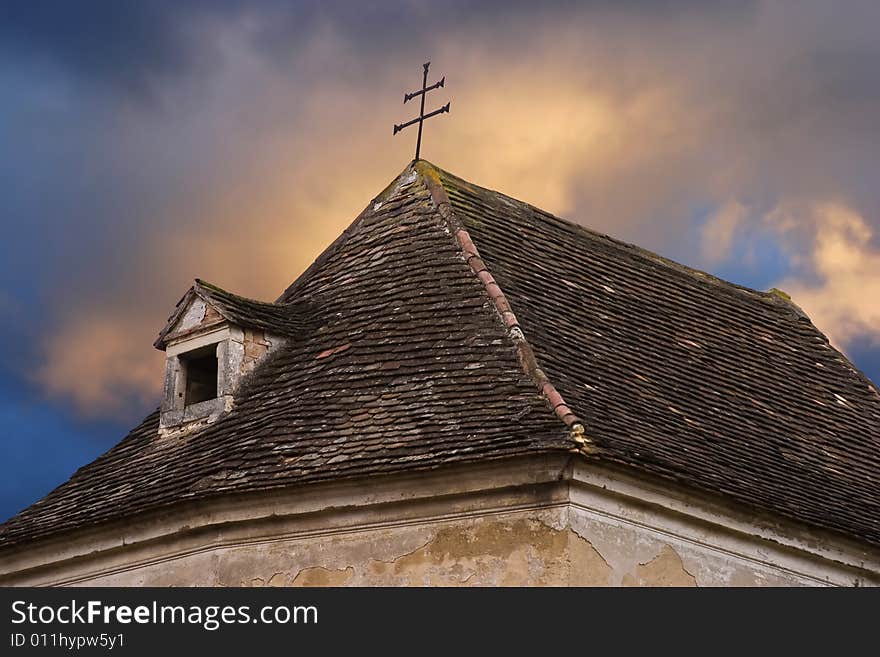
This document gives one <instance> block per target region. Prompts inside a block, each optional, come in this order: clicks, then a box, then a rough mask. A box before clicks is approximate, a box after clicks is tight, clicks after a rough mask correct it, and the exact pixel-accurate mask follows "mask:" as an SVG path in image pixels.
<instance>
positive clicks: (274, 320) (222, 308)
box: [153, 278, 315, 350]
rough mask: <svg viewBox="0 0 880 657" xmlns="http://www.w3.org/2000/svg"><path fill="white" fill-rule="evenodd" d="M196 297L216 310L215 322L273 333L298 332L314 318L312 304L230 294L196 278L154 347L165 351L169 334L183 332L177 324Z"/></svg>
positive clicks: (201, 324)
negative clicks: (263, 299) (264, 299)
mask: <svg viewBox="0 0 880 657" xmlns="http://www.w3.org/2000/svg"><path fill="white" fill-rule="evenodd" d="M196 299H200V300H202V301H204V302H205V303H206V304H207V305H208V306H209V307H211V308H212V309H213V310H214V311H216V313H217V316H216V317H215V318H214V320H213V321H214V323H220V322H223V321H225V322H229V323H230V324H232V325H234V326H238V327H241V328H250V329H258V330H262V331H266V332H267V333H272V334H275V335H281V336H297V335H301V334H302V333H303V332H305V331H307V330H308V329H309V327H310V326H312V325H313V324H314V321H315V319H314V311H315V307H314V306H313V305H312V304H310V303H307V302H304V301H302V300H300V301H298V302H290V301H289V302H285V303H270V302H266V301H258V300H256V299H249V298H247V297H242V296H239V295H237V294H233V293H232V292H228V291H226V290H224V289H223V288H221V287H219V286H217V285H214V284H213V283H209V282H207V281H204V280H202V279H199V278H197V279H195V283H194V284H193V286H192V287H190V288H189V290H187V291H186V293H185V294H184V295H183V296H182V297H181V299H180V301H178V302H177V305H176V306H175V308H174V312H173V313H172V314H171V316H170V317H169V318H168V321H167V323H166V324H165V326H164V327H163V328H162V330H161V331H160V332H159V337H158V338H156V341H155V342H154V343H153V346H154V347H156V348H157V349H161V350H164V349H165V345H166V344H167V342H168V340H169V339H170V338H171V337H172V336H173V337H175V338H176V337H179V335H180V334H181V333H185V332H186V330H184V331H178V330H177V329H178V325H179V324H180V322H181V319H182V318H183V317H184V315H185V314H186V311H187V310H188V309H189V308H190V306H191V305H192V303H193V301H194V300H196ZM210 323H211V319H210V318H209V319H208V322H207V324H208V325H210ZM206 327H207V326H206V324H205V323H200V324H199V325H198V326H196V327H194V328H195V329H196V330H204V329H205V328H206Z"/></svg>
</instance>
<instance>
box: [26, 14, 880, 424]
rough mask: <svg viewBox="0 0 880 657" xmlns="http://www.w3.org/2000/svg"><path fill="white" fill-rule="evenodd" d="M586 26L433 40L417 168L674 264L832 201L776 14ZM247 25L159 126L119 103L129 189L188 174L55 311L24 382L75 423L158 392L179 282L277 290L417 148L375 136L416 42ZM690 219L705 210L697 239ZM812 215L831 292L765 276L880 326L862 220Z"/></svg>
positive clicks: (841, 183)
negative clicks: (163, 331) (447, 106)
mask: <svg viewBox="0 0 880 657" xmlns="http://www.w3.org/2000/svg"><path fill="white" fill-rule="evenodd" d="M585 16H586V17H582V18H579V17H578V15H564V16H558V15H555V14H554V15H548V16H546V17H545V16H534V15H526V16H525V17H523V18H521V19H516V17H515V16H512V17H510V18H509V20H506V21H500V22H499V21H495V22H493V23H492V24H491V25H490V27H486V26H485V25H477V24H469V23H467V22H463V23H462V25H460V26H450V27H448V28H447V29H445V30H444V31H443V39H442V40H439V39H438V40H432V41H430V42H428V45H429V46H430V47H431V50H432V55H433V66H432V75H433V73H434V72H435V71H436V75H437V77H439V76H441V75H445V76H446V87H445V88H443V89H440V90H438V91H437V92H434V94H433V95H432V96H431V97H430V98H429V101H428V107H429V109H430V108H432V107H434V106H439V105H440V104H442V103H444V102H445V101H446V100H448V99H451V101H452V108H451V113H450V114H449V115H442V116H440V117H438V118H436V119H432V121H431V122H430V125H428V126H427V128H426V133H425V138H424V149H423V154H424V156H425V157H426V158H427V159H429V160H431V161H433V162H435V163H436V164H438V165H439V166H442V167H444V168H446V169H448V170H450V171H452V172H453V173H456V174H458V175H461V176H463V177H465V178H467V179H469V180H472V181H474V182H476V183H478V184H481V185H485V186H488V187H493V188H495V189H499V190H500V191H503V192H505V193H508V194H510V195H512V196H515V197H517V198H521V199H523V200H525V201H528V202H531V203H533V204H535V205H538V206H541V207H543V208H545V209H547V210H549V211H551V212H554V213H556V214H559V215H562V216H566V217H568V218H570V219H572V220H575V221H580V222H581V223H584V224H586V225H589V226H591V227H593V228H597V229H600V230H604V231H607V232H610V233H612V234H614V235H616V236H619V237H622V238H624V239H629V240H632V241H636V242H639V243H641V244H643V245H645V246H647V247H649V248H653V249H657V250H660V251H662V252H664V253H665V254H667V255H670V256H672V257H681V255H683V252H681V251H676V249H680V248H681V244H682V243H684V242H686V241H687V240H686V238H688V237H689V236H690V234H691V233H692V234H693V235H694V239H693V243H694V252H701V253H702V255H701V256H695V257H698V258H700V260H699V262H697V263H693V262H692V263H691V264H700V263H703V264H705V265H706V266H711V265H714V264H716V263H719V262H721V261H723V260H724V259H725V258H726V257H728V256H729V251H730V246H731V243H732V240H733V237H734V235H735V233H736V231H737V230H739V229H740V228H741V227H742V226H743V225H744V224H745V223H746V222H748V221H751V219H750V217H751V216H752V214H753V213H752V212H751V210H752V209H754V210H755V211H754V215H755V216H756V217H760V216H762V214H763V213H764V212H766V210H767V208H768V207H773V206H774V205H775V204H776V203H777V202H778V199H779V198H784V197H788V198H798V199H800V200H801V201H803V202H804V203H810V202H815V201H817V200H820V199H822V198H830V197H833V196H835V195H836V197H840V198H846V197H847V194H848V191H849V190H850V187H848V186H847V176H846V175H845V174H846V173H847V171H849V169H847V168H846V167H847V166H850V163H849V162H846V163H844V164H842V165H840V166H837V165H836V164H835V163H834V162H831V161H830V159H829V160H828V161H827V162H826V164H827V166H825V167H824V168H822V169H819V168H817V167H816V166H814V164H813V163H814V162H815V161H816V158H817V157H818V156H819V155H821V154H822V145H821V144H820V143H818V142H817V135H818V136H821V137H823V138H825V139H827V140H833V138H834V134H835V133H834V130H833V126H834V125H835V124H834V123H833V121H832V122H831V123H828V122H827V121H828V119H827V117H824V115H821V114H819V113H817V112H816V111H815V110H814V109H813V106H812V105H810V104H809V103H806V102H802V103H800V104H798V103H797V101H801V100H802V99H803V93H804V92H802V87H804V88H809V84H810V83H811V80H810V79H809V78H805V79H803V80H802V79H801V78H797V76H794V75H792V73H791V71H790V70H787V69H785V66H784V64H783V63H784V62H787V61H793V60H797V58H798V57H800V56H801V55H802V52H806V50H805V49H808V48H809V47H810V43H809V42H808V40H805V38H794V37H792V38H790V39H787V40H786V39H781V38H780V35H783V34H786V33H787V31H790V29H791V25H790V20H789V17H788V16H787V15H786V14H785V12H780V11H779V10H778V9H777V8H775V6H773V5H772V3H770V4H769V5H766V6H765V5H763V4H762V5H761V9H760V10H759V11H757V12H756V14H755V15H754V16H752V17H751V18H750V20H749V21H730V22H729V24H728V23H726V22H724V21H713V20H710V19H705V18H703V17H699V16H698V17H697V18H686V17H680V16H671V17H660V18H656V19H655V18H644V17H638V16H636V17H631V16H628V15H627V14H626V13H625V12H624V13H622V14H617V13H614V12H609V15H607V16H606V15H604V14H601V13H600V14H596V13H592V14H588V15H585ZM517 20H520V22H519V23H516V21H517ZM493 21H494V18H493ZM514 23H516V24H514ZM255 26H256V27H255ZM259 27H260V23H259V21H258V20H256V19H255V18H254V17H248V18H247V20H243V21H240V22H237V23H234V24H231V25H221V26H216V25H214V26H211V28H210V30H208V29H207V28H206V32H210V33H211V44H212V48H213V50H212V52H213V53H214V66H213V67H212V68H211V69H210V70H209V71H207V72H202V74H203V77H202V78H200V79H199V80H198V81H197V82H191V83H190V84H178V85H177V86H175V85H169V86H168V87H167V88H165V89H163V90H162V95H161V99H162V103H163V105H162V107H163V108H165V109H164V110H163V112H161V113H160V115H159V116H158V117H157V116H156V115H153V114H150V113H149V112H145V111H144V110H141V109H137V108H135V109H132V108H123V109H119V110H118V116H117V117H116V123H115V125H114V126H112V129H113V131H114V132H113V134H112V137H113V139H114V140H115V141H114V145H115V146H116V147H117V148H118V149H119V153H118V157H119V158H120V160H122V161H135V162H137V163H138V167H133V169H135V171H134V173H136V174H137V175H143V176H144V177H148V174H150V173H151V172H150V170H149V169H150V167H153V168H155V169H157V170H161V169H162V168H163V167H169V166H175V167H177V166H180V167H181V169H182V171H183V174H182V175H185V177H184V178H183V180H182V183H181V184H179V185H177V186H175V188H174V189H171V187H172V186H171V185H166V186H165V187H163V188H162V190H161V191H162V194H154V195H152V196H149V197H146V196H144V195H141V196H138V197H136V198H134V199H133V201H132V203H134V204H137V206H138V207H140V208H142V209H143V211H144V212H145V213H147V212H149V216H150V220H149V222H141V223H140V224H138V226H137V227H136V229H132V230H130V231H129V232H124V231H122V230H120V231H119V232H118V233H116V234H114V235H112V236H109V237H108V240H110V241H113V243H114V248H115V249H116V250H118V251H119V252H121V253H124V254H125V257H124V259H123V264H122V266H120V263H119V260H118V259H112V258H107V259H106V261H96V262H91V263H88V267H89V268H90V270H91V272H92V278H88V279H85V278H77V277H75V276H74V277H73V278H72V280H71V281H69V282H68V285H69V286H71V287H73V286H79V288H80V289H90V290H91V291H92V292H93V294H91V295H88V294H83V295H79V296H78V299H79V301H78V303H77V304H76V305H73V306H71V305H64V304H63V303H62V302H61V301H59V302H58V310H57V312H56V319H57V321H56V323H55V324H54V325H53V327H52V329H51V330H50V333H49V335H48V336H47V337H46V348H45V350H44V363H43V366H42V368H41V369H40V374H39V380H40V381H41V382H42V383H43V384H44V386H45V389H46V390H47V391H48V392H49V393H50V394H51V395H53V396H57V397H62V398H69V399H72V400H73V401H74V402H75V403H76V404H77V406H78V407H79V408H80V409H81V410H82V411H83V412H86V413H98V414H103V413H107V412H112V411H113V409H116V408H117V407H119V405H120V404H124V398H129V397H132V396H134V397H135V398H138V399H158V393H159V389H160V386H161V382H162V375H161V358H160V357H159V355H158V353H156V352H155V350H153V349H152V347H151V343H152V340H153V338H154V337H155V333H156V331H158V330H159V328H160V327H161V326H162V324H163V322H164V320H165V317H166V316H167V315H168V313H170V311H171V310H172V309H173V306H174V303H175V302H176V301H177V299H178V298H179V295H180V294H181V293H183V292H184V290H185V289H186V288H187V287H188V285H189V284H190V283H191V281H192V279H193V278H194V277H196V276H199V277H202V278H205V279H208V280H211V281H214V282H216V283H218V284H219V285H221V286H224V287H227V288H229V289H231V290H234V291H236V292H238V293H241V294H245V295H248V296H253V297H258V298H263V299H273V298H275V297H276V296H277V295H278V294H279V293H280V291H281V290H283V289H284V288H285V287H286V286H287V285H288V284H289V283H290V282H291V281H292V280H293V279H294V278H295V277H296V276H297V275H298V274H299V273H300V272H301V271H302V270H303V269H304V268H305V267H306V266H308V264H309V263H310V262H311V261H312V260H313V259H314V257H315V256H317V255H318V253H319V252H320V251H321V250H322V248H323V247H325V246H326V245H327V244H329V243H330V242H331V241H332V240H333V239H334V238H335V237H336V235H338V234H339V233H340V232H341V230H342V229H343V228H344V227H345V226H346V225H348V223H350V222H351V220H352V219H353V218H354V217H355V216H356V214H357V213H358V212H359V211H360V210H361V209H362V208H363V207H364V206H366V204H367V203H368V202H369V200H370V199H371V198H372V196H373V195H375V194H376V193H378V192H379V191H381V190H382V189H383V188H384V186H385V185H386V184H387V183H388V182H389V181H390V180H391V179H392V178H393V177H394V176H395V175H396V174H397V173H399V171H400V170H402V169H403V167H404V166H405V165H406V163H407V162H408V161H409V159H410V158H411V157H412V147H413V139H414V135H413V134H411V133H410V132H404V133H402V135H398V136H396V137H393V138H392V136H391V126H392V124H393V123H395V122H399V121H402V120H405V119H408V118H411V116H412V111H413V110H412V107H411V105H410V104H408V105H405V106H404V105H402V103H401V101H402V95H403V92H404V91H408V90H411V89H412V88H415V87H416V86H417V85H418V83H419V82H420V81H421V80H420V73H421V67H420V64H421V61H422V58H423V57H424V53H423V52H422V51H421V46H413V45H412V44H409V45H407V46H406V48H407V50H406V51H403V52H396V51H395V50H394V48H393V46H392V45H391V44H389V46H388V48H387V49H385V50H383V49H381V48H376V47H375V44H372V45H371V48H370V49H369V51H368V52H369V57H370V58H371V60H370V61H369V62H366V63H365V62H364V61H361V59H362V58H363V57H366V56H367V55H365V54H363V53H365V52H367V49H366V47H365V46H364V45H363V44H358V43H354V42H352V41H350V40H346V38H345V37H344V36H343V35H342V34H341V32H340V31H339V30H335V29H334V28H333V25H332V24H325V25H322V26H321V27H320V29H318V30H316V31H315V32H314V33H312V34H311V35H300V36H299V37H298V41H297V44H296V50H295V55H292V56H291V57H290V58H289V59H287V60H282V61H278V60H273V59H271V58H267V57H266V56H265V53H264V52H262V51H261V49H260V44H259V39H258V37H259V35H260V34H261V32H260V31H259V29H258V28H259ZM807 32H808V31H805V32H804V33H805V34H806V33H807ZM425 59H427V58H425ZM777 62H782V63H778V64H777ZM365 71H369V75H368V76H367V75H365V73H364V72H365ZM774 76H775V77H774ZM792 79H794V81H793V82H792ZM781 80H784V81H785V82H786V84H789V85H790V86H791V89H787V88H783V87H782V85H781V82H780V81H781ZM804 80H805V81H804ZM767 89H770V90H773V92H774V93H775V94H777V95H776V96H773V95H770V94H768V93H767ZM786 93H788V94H789V96H786V95H785V94H786ZM792 108H795V109H794V110H793V109H792ZM795 110H796V111H800V112H802V114H799V115H798V116H797V117H796V118H798V119H799V120H792V119H793V118H795V117H793V116H792V112H794V111H795ZM853 113H855V110H853ZM871 125H872V126H873V124H871ZM872 129H873V128H872ZM865 149H866V151H865V152H866V153H867V152H869V151H870V148H868V147H865ZM826 150H827V149H826ZM865 157H867V155H866V156H865ZM126 158H128V159H126ZM181 162H184V165H185V166H184V165H181ZM142 167H143V168H146V169H147V171H145V172H144V171H141V170H140V169H141V168H142ZM160 197H161V198H160ZM732 199H734V200H732ZM695 206H699V207H710V208H714V211H713V216H712V218H711V219H710V221H709V223H708V224H707V225H706V226H705V227H704V228H703V229H702V232H700V230H699V228H698V227H697V226H696V225H695V223H694V218H693V216H692V210H693V208H694V207H695ZM746 206H748V208H749V210H750V212H748V213H746V212H745V207H746ZM818 216H820V217H824V219H822V220H821V221H820V224H821V226H822V228H821V230H820V231H819V232H818V233H817V239H816V242H815V246H814V247H810V248H812V251H811V252H810V260H809V265H810V266H811V267H814V268H815V270H816V271H817V272H819V273H820V274H821V276H822V278H823V280H824V283H822V284H821V285H807V284H805V283H800V282H798V280H789V281H784V282H783V283H781V286H782V287H783V288H785V289H786V290H788V291H789V292H791V293H792V294H793V295H794V297H795V300H796V301H797V302H798V303H800V304H801V305H803V306H804V308H805V309H807V311H808V312H810V313H811V314H814V315H815V316H814V319H816V321H817V324H818V325H819V326H820V328H825V329H826V330H829V331H831V332H832V334H833V335H835V339H838V340H841V341H846V340H847V339H849V338H850V337H851V336H853V335H855V334H856V333H858V332H860V331H868V332H871V333H872V334H877V335H880V323H878V320H877V316H876V314H877V306H876V303H875V302H871V301H866V299H868V295H867V294H865V291H871V292H872V293H873V294H874V296H873V297H871V298H873V299H880V290H878V289H877V286H878V285H880V283H878V280H877V277H876V272H877V271H880V264H878V261H877V258H878V254H877V252H876V251H875V250H872V247H871V246H870V230H871V228H870V226H869V224H868V223H867V222H866V221H865V219H864V218H863V217H857V216H856V215H847V214H846V213H845V211H844V210H841V209H840V208H838V209H835V210H828V209H827V208H826V210H823V211H822V212H820V213H819V215H818ZM844 216H845V217H848V218H847V219H846V220H844V219H841V217H844ZM834 217H836V218H834ZM856 219H858V221H856ZM779 235H781V236H782V238H783V239H787V236H788V235H789V233H786V232H785V231H782V232H780V233H779ZM95 272H98V273H95ZM95 281H97V282H95ZM62 287H63V286H62ZM859 290H861V291H862V295H861V296H862V298H861V300H859V299H858V296H859V294H858V291H859ZM65 294H66V290H64V289H61V290H59V298H61V297H64V295H65ZM83 373H88V376H85V377H84V376H83ZM120 392H121V393H122V395H120ZM120 397H122V398H123V401H120Z"/></svg>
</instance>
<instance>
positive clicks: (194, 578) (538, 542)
mask: <svg viewBox="0 0 880 657" xmlns="http://www.w3.org/2000/svg"><path fill="white" fill-rule="evenodd" d="M568 515H569V514H568V513H567V512H564V511H559V510H554V511H539V512H536V511H530V512H527V513H512V514H509V515H505V516H498V515H494V514H493V515H492V516H487V517H478V518H469V519H466V520H465V519H463V520H457V521H449V522H443V523H432V524H426V525H419V526H412V525H410V526H405V527H393V528H384V529H373V530H369V531H357V532H351V533H342V534H334V535H330V536H320V537H309V538H300V539H289V540H274V541H269V542H256V543H253V544H248V545H241V546H236V547H227V548H221V549H213V550H208V551H205V552H200V553H196V554H191V555H187V556H184V557H181V558H177V559H172V560H169V561H162V562H160V563H156V564H153V565H148V566H142V567H139V568H135V569H133V570H129V571H125V572H121V573H118V574H114V575H108V576H103V577H97V578H94V579H90V580H87V581H84V582H82V584H87V585H98V586H105V585H107V586H179V585H184V584H185V585H197V586H375V585H382V586H697V585H700V586H727V585H735V586H761V585H771V586H786V585H789V586H790V585H801V584H809V583H811V582H809V581H808V580H807V579H805V578H802V577H798V576H796V575H793V574H791V573H785V572H783V571H781V570H779V569H777V568H773V567H772V566H767V565H763V564H756V563H750V562H749V561H748V560H743V559H736V558H732V557H731V555H724V554H720V553H713V551H712V550H710V549H706V548H701V547H699V546H695V545H685V544H682V543H681V542H679V541H675V540H672V539H667V540H663V539H662V538H657V537H653V536H650V535H648V534H646V533H639V532H638V531H634V530H632V529H627V528H622V527H613V526H610V525H602V524H598V523H596V522H595V521H592V522H588V521H586V520H585V519H584V518H580V517H576V518H575V520H574V523H573V525H570V524H567V522H568V519H567V518H566V516H568ZM587 525H589V527H588V526H587Z"/></svg>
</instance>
